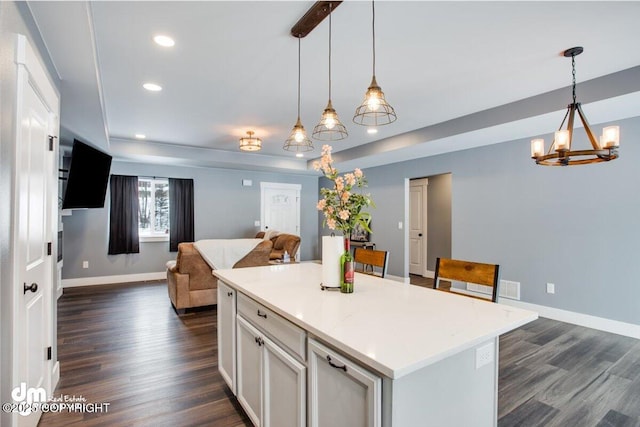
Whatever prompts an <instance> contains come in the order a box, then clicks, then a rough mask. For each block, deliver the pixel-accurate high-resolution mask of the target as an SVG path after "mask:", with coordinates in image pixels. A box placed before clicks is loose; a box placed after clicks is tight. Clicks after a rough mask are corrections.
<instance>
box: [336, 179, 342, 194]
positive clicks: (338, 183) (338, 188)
mask: <svg viewBox="0 0 640 427" xmlns="http://www.w3.org/2000/svg"><path fill="white" fill-rule="evenodd" d="M336 190H338V191H342V190H344V178H342V177H341V176H339V177H337V178H336Z"/></svg>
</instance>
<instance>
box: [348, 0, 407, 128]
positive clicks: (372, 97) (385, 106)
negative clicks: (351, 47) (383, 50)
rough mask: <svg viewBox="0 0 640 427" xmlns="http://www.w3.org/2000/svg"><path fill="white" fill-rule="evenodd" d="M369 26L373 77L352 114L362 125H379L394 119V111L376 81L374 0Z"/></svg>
mask: <svg viewBox="0 0 640 427" xmlns="http://www.w3.org/2000/svg"><path fill="white" fill-rule="evenodd" d="M371 13H372V20H371V27H372V29H373V32H372V34H373V37H372V38H373V77H372V78H371V84H370V85H369V88H368V89H367V93H366V94H365V96H364V101H362V104H360V106H359V107H358V108H356V114H355V116H353V122H354V123H356V124H358V125H363V126H381V125H387V124H389V123H393V122H395V121H396V119H397V117H396V112H395V110H394V109H393V107H392V106H391V105H389V103H387V100H386V99H385V98H384V93H383V92H382V88H380V86H378V82H377V81H376V7H375V2H374V0H372V1H371Z"/></svg>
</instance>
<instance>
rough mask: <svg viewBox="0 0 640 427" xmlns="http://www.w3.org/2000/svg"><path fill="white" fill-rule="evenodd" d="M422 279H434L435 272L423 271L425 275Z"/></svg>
mask: <svg viewBox="0 0 640 427" xmlns="http://www.w3.org/2000/svg"><path fill="white" fill-rule="evenodd" d="M423 277H427V278H429V279H433V278H434V277H436V272H435V271H431V270H427V271H425V274H424V276H423Z"/></svg>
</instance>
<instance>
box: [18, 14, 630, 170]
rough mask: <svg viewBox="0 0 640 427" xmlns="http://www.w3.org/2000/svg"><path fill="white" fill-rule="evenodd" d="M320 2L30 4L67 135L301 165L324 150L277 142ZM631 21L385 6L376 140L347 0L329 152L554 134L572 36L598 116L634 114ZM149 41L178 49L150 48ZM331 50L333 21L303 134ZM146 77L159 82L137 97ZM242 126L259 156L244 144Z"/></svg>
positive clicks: (363, 58) (309, 72)
mask: <svg viewBox="0 0 640 427" xmlns="http://www.w3.org/2000/svg"><path fill="white" fill-rule="evenodd" d="M312 4H313V2H308V1H304V2H283V1H257V2H244V1H226V2H225V1H213V2H149V1H141V2H88V3H87V2H29V7H30V9H31V11H32V13H33V15H34V18H35V20H36V24H37V25H38V28H39V30H40V32H41V33H42V35H43V38H44V41H45V45H46V46H47V49H48V50H49V52H50V54H51V57H52V60H53V63H54V65H55V67H56V71H57V73H58V75H59V77H60V79H61V81H62V87H61V92H62V117H61V125H62V129H63V133H62V137H63V139H64V140H67V141H68V140H69V139H71V138H73V137H79V138H81V139H83V140H85V141H87V142H89V143H91V144H93V145H95V146H96V147H98V148H101V149H103V150H106V151H108V152H110V153H111V154H112V155H114V156H115V157H116V158H118V159H123V160H137V161H145V162H157V163H162V164H183V165H195V166H212V167H231V168H251V169H260V170H286V171H293V172H298V173H301V172H306V171H308V169H309V167H308V161H309V159H311V158H313V157H317V156H319V155H320V154H319V153H320V148H321V146H322V144H323V143H322V142H321V141H314V144H315V147H316V149H315V151H313V152H311V153H309V154H307V158H305V159H296V158H295V157H294V155H293V154H292V153H289V152H286V151H284V150H283V149H282V144H283V142H284V140H285V139H286V138H287V136H288V134H289V132H290V130H291V127H292V126H293V125H294V123H295V119H296V89H297V39H295V38H293V37H292V36H291V35H290V33H289V31H290V29H291V27H292V26H293V24H295V23H296V21H297V20H298V19H299V18H300V17H301V16H302V15H304V13H305V12H306V11H307V10H308V8H309V7H310V6H311V5H312ZM638 16H640V2H608V1H602V2H595V1H594V2H518V1H515V2H480V1H474V2H457V1H452V2H432V1H427V2H418V1H410V2H400V1H378V2H376V36H377V37H376V47H377V55H376V60H377V61H376V71H377V72H376V75H377V78H378V82H379V83H380V85H381V86H382V89H383V90H384V92H385V94H386V96H387V100H388V101H389V102H390V103H391V105H393V107H394V108H395V109H396V112H397V114H398V120H397V121H396V122H395V123H393V124H391V125H387V126H382V127H380V128H379V132H378V133H377V134H376V135H374V136H372V135H369V134H367V132H366V128H364V127H361V126H358V125H356V124H354V123H352V121H351V118H352V116H353V112H354V110H355V107H356V106H357V105H358V104H359V103H360V102H361V101H362V98H363V96H364V92H365V91H366V88H367V86H368V84H369V81H370V79H371V3H370V2H366V1H363V2H361V1H348V2H344V3H342V4H341V5H340V7H338V8H337V9H336V10H335V12H334V15H333V62H332V71H333V73H332V74H333V81H332V85H333V89H332V99H333V105H334V107H335V109H336V110H337V112H338V114H339V115H340V117H341V119H342V121H343V122H344V123H345V125H346V126H347V129H348V131H349V137H348V138H347V139H346V140H343V141H339V142H335V143H333V146H334V151H335V152H337V154H336V158H337V159H338V160H340V161H341V162H342V163H343V165H344V166H360V167H368V166H374V165H379V164H383V163H388V162H394V161H401V160H405V159H409V158H414V157H416V156H425V155H432V154H437V153H441V152H446V151H452V150H459V149H464V148H468V147H473V146H478V145H484V144H489V143H498V142H503V141H508V140H512V139H517V138H526V137H529V136H535V135H538V134H541V133H548V132H551V131H552V130H553V128H554V127H557V125H558V124H559V121H560V120H561V118H562V114H563V113H562V111H563V110H564V109H565V107H566V104H567V103H568V102H569V101H570V89H568V87H569V85H570V82H571V80H570V79H571V68H570V65H571V64H570V61H569V60H567V59H566V58H564V57H562V51H563V50H564V49H566V48H569V47H572V46H577V45H580V46H584V48H585V52H584V54H582V55H581V56H579V57H578V58H577V59H576V61H577V70H578V75H577V78H578V82H584V81H587V80H591V79H596V80H594V81H596V82H597V81H598V80H597V79H598V78H601V79H600V81H601V82H607V81H608V82H610V83H611V85H604V86H606V87H605V88H604V90H602V91H600V92H597V93H596V92H593V93H589V92H587V93H586V95H587V98H589V99H588V101H589V102H590V103H588V102H585V110H586V113H587V115H588V116H589V118H590V120H591V122H598V121H606V120H613V119H619V118H624V117H629V116H633V115H640V114H639V111H638V109H637V105H640V104H639V102H640V98H639V97H638V94H639V93H640V87H639V85H640V83H635V85H634V83H633V81H634V78H633V77H634V76H637V75H638V70H639V68H637V67H638V66H639V65H640V49H638V48H637V41H638V40H640V26H639V25H638V24H637V18H638ZM156 34H166V35H169V36H171V37H173V38H174V39H175V41H176V45H175V46H174V47H173V48H162V47H160V46H157V45H156V44H155V43H154V42H153V40H152V38H153V36H154V35H156ZM327 55H328V24H327V21H326V20H325V21H324V22H322V23H321V24H320V25H319V26H318V27H317V28H316V29H315V30H314V31H313V32H312V33H311V34H309V35H308V36H307V37H305V38H304V39H302V105H301V118H302V122H303V124H304V126H305V128H306V129H307V131H308V132H309V133H310V132H311V130H312V129H313V127H314V126H315V124H316V123H317V121H318V120H319V118H320V114H321V113H322V110H323V108H324V106H325V105H326V102H327V95H328V93H327V90H328V83H327V77H328V76H327V74H328V73H327ZM634 67H635V68H634ZM621 70H627V71H626V74H624V73H623V74H624V76H623V77H625V78H626V80H629V81H631V82H632V83H631V85H630V86H629V85H627V87H626V88H619V87H618V88H616V89H615V90H609V89H608V88H609V87H610V86H615V84H614V83H615V82H616V81H618V80H619V79H615V78H613V77H611V76H609V78H608V80H607V77H606V76H608V75H610V74H612V73H615V72H618V71H621ZM603 76H605V77H603ZM623 80H624V79H623ZM635 80H638V81H640V79H635ZM148 81H153V82H155V83H158V84H160V85H162V86H163V88H164V90H162V91H161V92H157V93H152V92H148V91H146V90H144V89H143V88H142V84H143V83H144V82H148ZM583 86H586V84H585V85H583ZM618 86H620V85H618ZM578 90H579V92H578V100H580V99H581V97H580V95H581V93H580V86H579V88H578ZM552 91H555V92H552ZM549 92H551V93H550V94H549ZM541 94H547V95H541ZM583 102H584V100H583ZM634 105H635V106H636V107H633V106H634ZM590 108H591V109H592V110H593V111H591V110H590ZM514 111H516V112H517V114H513V112H514ZM247 130H253V131H255V133H256V136H258V137H260V138H262V140H263V149H262V151H260V152H258V153H255V154H253V153H252V154H247V153H242V152H240V151H239V149H238V138H240V137H241V136H244V135H245V134H246V131H247ZM137 133H143V134H145V135H146V139H145V141H138V140H136V139H135V137H134V135H135V134H137ZM398 135H401V136H398ZM622 144H624V141H623V142H622Z"/></svg>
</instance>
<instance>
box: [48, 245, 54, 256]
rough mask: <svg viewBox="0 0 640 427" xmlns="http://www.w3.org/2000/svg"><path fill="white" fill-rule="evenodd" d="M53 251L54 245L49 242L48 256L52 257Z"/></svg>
mask: <svg viewBox="0 0 640 427" xmlns="http://www.w3.org/2000/svg"><path fill="white" fill-rule="evenodd" d="M52 249H53V243H52V242H47V255H51V251H52Z"/></svg>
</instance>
